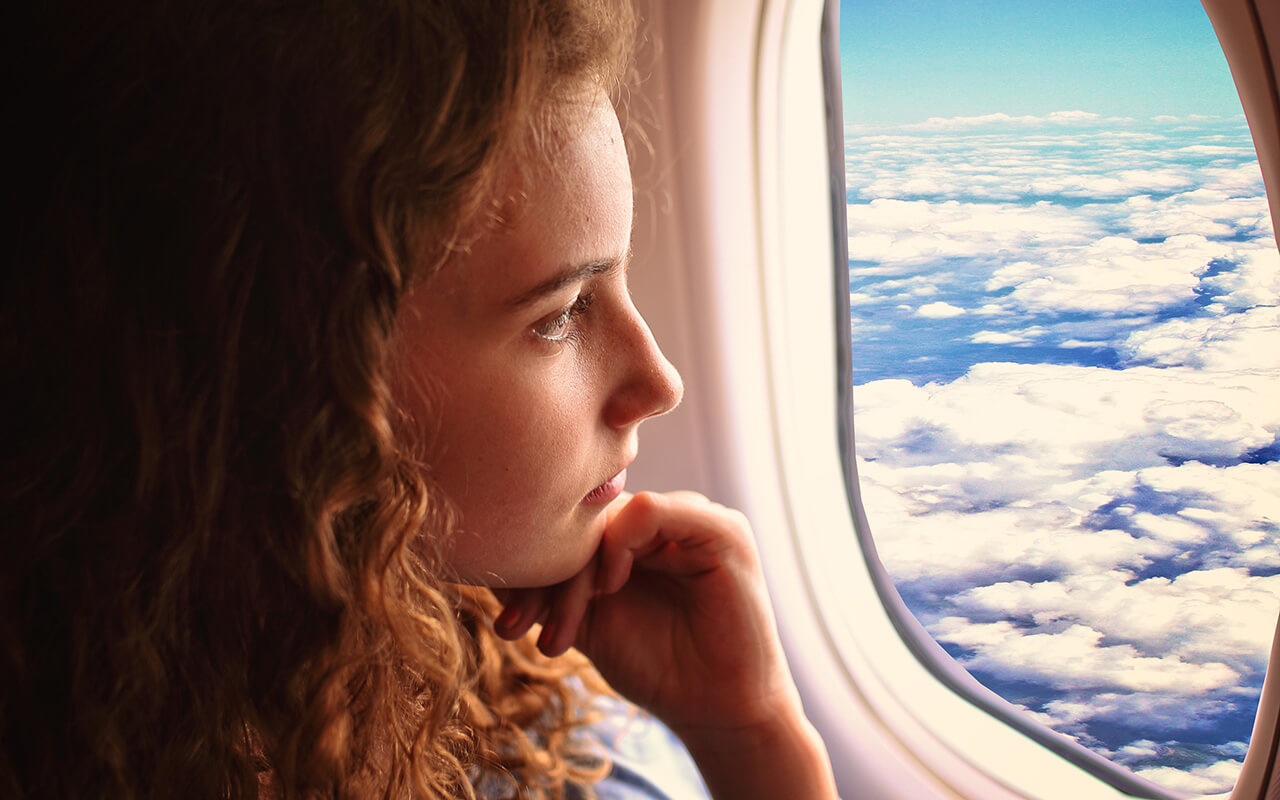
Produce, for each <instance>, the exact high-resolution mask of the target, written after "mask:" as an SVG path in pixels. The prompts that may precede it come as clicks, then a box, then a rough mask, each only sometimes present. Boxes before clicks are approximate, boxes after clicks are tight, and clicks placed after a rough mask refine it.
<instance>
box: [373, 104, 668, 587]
mask: <svg viewBox="0 0 1280 800" xmlns="http://www.w3.org/2000/svg"><path fill="white" fill-rule="evenodd" d="M586 108H587V110H586V111H585V113H586V115H587V117H586V121H585V124H581V125H575V126H572V128H571V130H572V133H571V134H569V135H568V138H567V139H566V141H565V142H564V143H563V147H562V148H561V150H559V151H558V154H557V157H556V159H555V163H554V165H553V166H552V167H550V168H548V169H545V170H543V171H542V172H541V173H539V174H538V175H537V177H536V179H535V180H534V181H533V182H532V184H531V188H530V190H529V191H528V193H527V195H528V199H527V204H526V205H525V207H524V209H523V211H522V212H521V214H520V215H519V216H518V217H517V219H516V221H515V224H514V225H512V226H511V227H509V228H506V229H503V230H501V231H499V232H497V233H495V234H493V235H490V236H487V237H484V238H482V239H480V240H479V241H477V242H475V243H474V244H473V245H472V246H471V247H470V248H469V249H468V251H467V252H465V253H463V254H460V255H458V256H457V257H455V258H453V259H451V260H450V262H449V263H448V264H446V265H445V266H444V267H443V268H442V270H441V271H440V273H439V274H438V275H436V276H435V277H433V278H432V279H430V280H429V281H427V282H426V283H425V284H424V285H422V286H420V287H418V288H417V289H416V290H415V291H413V292H412V293H411V294H410V296H409V297H408V298H406V301H405V304H404V308H403V310H402V311H401V313H400V317H399V319H398V320H397V324H398V328H399V336H400V350H401V353H402V356H401V361H400V370H401V372H400V374H399V375H398V378H397V381H396V383H397V399H398V401H399V402H400V403H401V406H402V408H404V410H405V411H407V412H408V414H409V417H410V419H412V420H413V425H414V426H415V430H414V431H413V432H412V435H411V438H412V439H414V440H416V441H418V442H421V453H420V455H421V457H422V458H423V460H424V461H425V462H426V464H427V465H428V469H429V470H430V472H431V475H432V477H433V478H434V479H435V481H436V482H437V483H438V484H439V485H440V486H442V487H443V489H444V490H445V492H446V493H447V494H448V496H449V498H450V499H451V500H452V501H453V503H454V505H455V507H456V508H457V510H458V511H459V512H460V515H461V516H460V520H459V523H460V524H459V530H458V532H457V535H456V537H455V538H454V539H453V541H452V542H450V543H448V546H447V549H446V556H447V559H448V560H449V563H450V565H451V566H452V567H453V568H454V569H455V570H456V571H457V572H458V576H459V577H460V578H461V579H462V580H466V581H471V582H475V583H482V584H487V585H493V586H511V587H528V586H544V585H550V584H554V583H558V582H560V581H562V580H564V579H566V578H568V577H570V576H572V575H573V574H575V573H576V572H578V571H579V570H580V569H581V568H582V567H583V566H584V565H585V564H586V563H587V562H588V561H589V560H590V559H591V557H592V555H593V554H594V553H595V550H596V546H597V544H598V543H599V540H600V533H601V529H602V527H603V516H602V512H603V510H604V508H605V506H606V505H607V504H608V502H609V501H610V500H612V499H613V498H614V497H616V496H617V494H618V492H620V491H621V488H622V481H623V480H625V475H624V474H623V473H624V471H625V469H626V467H627V465H628V464H630V463H631V461H632V460H633V459H634V458H635V456H636V450H637V446H638V441H637V429H638V427H639V425H640V423H641V422H642V421H643V420H645V419H647V418H649V417H652V416H655V415H657V414H663V413H666V412H667V411H670V410H671V409H672V408H673V407H674V406H675V405H676V404H677V403H678V402H679V401H680V395H681V392H682V391H683V389H682V386H681V383H680V376H679V375H678V374H677V373H676V371H675V369H674V368H673V367H672V366H671V364H670V363H669V362H668V361H667V360H666V359H665V358H664V357H663V355H662V352H661V351H660V350H658V346H657V344H655V343H654V340H653V335H652V334H651V333H650V332H649V328H648V326H647V325H646V324H645V321H644V319H642V318H641V317H640V314H639V313H638V312H637V311H636V309H635V306H634V305H632V303H631V297H630V295H629V294H628V291H627V276H626V271H627V266H628V255H629V252H630V248H629V243H630V239H631V174H630V169H629V166H628V162H627V155H626V150H625V149H624V147H623V141H622V133H621V131H620V130H619V127H618V119H617V116H616V115H615V114H614V111H613V108H612V106H611V105H610V103H609V102H608V100H607V99H605V98H604V96H603V95H598V96H596V97H595V98H594V100H592V101H590V103H589V107H586Z"/></svg>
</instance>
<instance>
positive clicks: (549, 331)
mask: <svg viewBox="0 0 1280 800" xmlns="http://www.w3.org/2000/svg"><path fill="white" fill-rule="evenodd" d="M594 301H595V295H593V294H591V293H590V292H588V293H587V294H581V295H578V296H577V297H576V298H574V301H573V302H572V303H570V304H569V305H567V306H565V307H564V309H562V310H561V311H560V313H559V314H557V315H556V316H555V317H554V318H552V319H550V320H548V321H546V322H544V323H542V324H541V325H538V326H537V327H535V328H534V329H533V332H534V334H536V335H537V336H538V337H539V338H541V339H545V340H546V341H548V342H553V343H556V344H559V343H561V342H567V341H569V340H571V339H573V338H574V336H575V335H576V332H577V329H576V328H573V327H570V325H569V323H571V322H573V318H574V317H577V316H579V315H580V314H582V313H584V312H585V311H586V310H587V309H588V308H590V307H591V303H592V302H594Z"/></svg>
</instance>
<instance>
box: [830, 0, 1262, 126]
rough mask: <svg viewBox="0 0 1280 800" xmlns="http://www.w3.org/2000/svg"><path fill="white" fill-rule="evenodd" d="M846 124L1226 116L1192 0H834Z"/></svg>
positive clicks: (1222, 70)
mask: <svg viewBox="0 0 1280 800" xmlns="http://www.w3.org/2000/svg"><path fill="white" fill-rule="evenodd" d="M840 11H841V23H840V52H841V60H842V65H843V67H842V72H843V76H842V78H843V93H844V98H843V100H844V108H845V118H846V120H849V121H852V122H918V121H922V120H924V119H925V118H927V117H955V116H973V115H980V114H989V113H1007V114H1047V113H1050V112H1053V111H1061V110H1064V109H1081V110H1086V111H1092V112H1094V113H1097V114H1104V115H1108V116H1154V115H1156V114H1173V115H1185V114H1191V113H1196V114H1235V113H1238V111H1239V102H1238V101H1237V100H1236V95H1235V91H1234V86H1233V85H1232V83H1231V80H1230V75H1229V74H1228V72H1227V69H1226V59H1225V58H1224V57H1223V55H1222V52H1221V50H1220V49H1218V47H1217V44H1216V40H1215V39H1214V37H1213V35H1212V28H1211V26H1210V24H1209V20H1208V17H1206V16H1205V13H1204V10H1203V9H1202V8H1201V6H1200V3H1199V2H1198V0H1071V2H1063V1H1062V0H841V4H840Z"/></svg>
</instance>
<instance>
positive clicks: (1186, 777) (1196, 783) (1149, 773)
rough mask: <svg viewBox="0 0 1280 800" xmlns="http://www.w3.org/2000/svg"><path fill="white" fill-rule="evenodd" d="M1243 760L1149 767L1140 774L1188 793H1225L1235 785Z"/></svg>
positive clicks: (1154, 781)
mask: <svg viewBox="0 0 1280 800" xmlns="http://www.w3.org/2000/svg"><path fill="white" fill-rule="evenodd" d="M1243 765H1244V762H1243V761H1240V760H1236V759H1225V760H1223V761H1216V762H1214V763H1212V764H1205V765H1201V766H1196V767H1190V768H1181V767H1148V768H1146V769H1140V770H1137V773H1138V775H1140V776H1141V777H1143V778H1146V779H1147V780H1149V781H1151V782H1152V783H1156V784H1159V785H1160V786H1164V787H1166V788H1168V789H1173V790H1174V791H1178V792H1186V793H1187V794H1193V795H1201V794H1224V793H1226V792H1229V791H1231V788H1232V787H1233V786H1235V783H1236V777H1237V776H1239V774H1240V768H1241V767H1242V766H1243Z"/></svg>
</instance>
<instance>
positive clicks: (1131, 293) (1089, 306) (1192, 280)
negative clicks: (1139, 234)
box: [986, 234, 1232, 314]
mask: <svg viewBox="0 0 1280 800" xmlns="http://www.w3.org/2000/svg"><path fill="white" fill-rule="evenodd" d="M1231 255H1232V248H1231V246H1229V245H1226V244H1222V243H1218V242H1211V241H1209V240H1208V239H1206V238H1205V237H1203V236H1200V235H1196V234H1184V235H1178V236H1171V237H1169V238H1168V239H1165V240H1164V241H1161V242H1150V243H1143V242H1138V241H1136V240H1134V239H1130V238H1126V237H1122V236H1106V237H1103V238H1101V239H1097V240H1095V241H1091V242H1089V243H1088V244H1086V245H1083V246H1080V247H1069V248H1063V249H1060V250H1057V251H1054V252H1045V253H1043V254H1042V257H1041V258H1040V259H1038V260H1036V261H1018V262H1014V263H1012V264H1008V265H1006V266H1003V267H1001V268H999V269H997V270H996V271H995V272H994V273H993V274H992V276H991V278H990V280H988V281H987V284H986V288H987V290H988V291H996V290H1000V289H1010V290H1011V291H1010V292H1009V294H1008V296H1007V297H1006V298H1005V299H1004V302H1005V303H1006V304H1012V305H1015V306H1017V307H1019V308H1020V309H1021V310H1022V311H1025V312H1028V313H1032V314H1044V313H1048V314H1056V313H1063V312H1072V311H1075V312H1084V311H1087V312H1093V313H1099V312H1109V313H1115V314H1121V313H1122V314H1141V313H1151V312H1155V311H1159V310H1161V309H1163V308H1167V307H1170V306H1175V305H1178V304H1181V303H1186V302H1188V301H1190V300H1192V299H1194V298H1195V296H1196V289H1197V288H1199V286H1200V274H1201V273H1202V272H1204V270H1205V268H1206V266H1207V265H1208V264H1209V262H1211V261H1213V260H1214V259H1219V258H1228V257H1230V256H1231Z"/></svg>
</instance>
